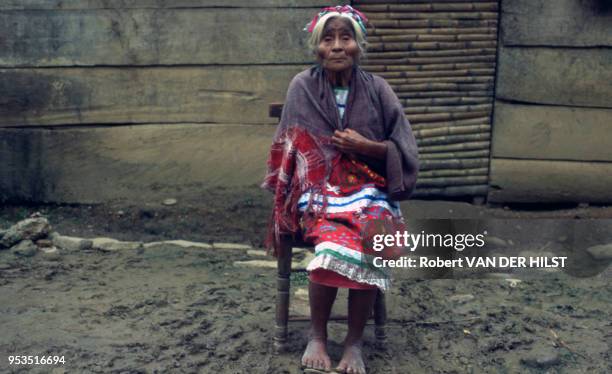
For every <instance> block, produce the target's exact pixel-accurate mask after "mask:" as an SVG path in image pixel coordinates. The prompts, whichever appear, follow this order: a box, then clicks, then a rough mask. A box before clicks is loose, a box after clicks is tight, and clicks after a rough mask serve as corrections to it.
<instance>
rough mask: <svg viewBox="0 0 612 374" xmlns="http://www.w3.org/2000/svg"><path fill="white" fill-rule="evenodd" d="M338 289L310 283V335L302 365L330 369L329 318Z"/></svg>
mask: <svg viewBox="0 0 612 374" xmlns="http://www.w3.org/2000/svg"><path fill="white" fill-rule="evenodd" d="M337 293H338V289H337V288H336V287H328V286H324V285H322V284H317V283H312V282H310V284H309V285H308V299H309V300H310V334H309V335H310V336H309V339H308V346H306V350H305V351H304V355H303V356H302V365H304V366H305V367H308V368H313V369H321V370H330V369H331V360H330V359H329V355H328V354H327V320H328V319H329V314H330V313H331V309H332V306H333V305H334V300H335V299H336V294H337Z"/></svg>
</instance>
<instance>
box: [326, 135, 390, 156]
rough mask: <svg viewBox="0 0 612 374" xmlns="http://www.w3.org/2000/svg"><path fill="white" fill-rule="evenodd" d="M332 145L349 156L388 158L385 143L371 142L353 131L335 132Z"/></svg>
mask: <svg viewBox="0 0 612 374" xmlns="http://www.w3.org/2000/svg"><path fill="white" fill-rule="evenodd" d="M332 144H333V145H334V146H335V147H336V148H338V150H340V151H341V152H343V153H347V154H349V155H355V154H358V155H362V156H367V157H373V158H376V159H379V160H384V159H385V158H386V157H387V145H386V144H385V143H384V142H375V141H373V140H370V139H368V138H366V137H365V136H363V135H361V134H360V133H358V132H357V131H355V130H352V129H346V130H343V131H339V130H336V131H334V135H333V136H332Z"/></svg>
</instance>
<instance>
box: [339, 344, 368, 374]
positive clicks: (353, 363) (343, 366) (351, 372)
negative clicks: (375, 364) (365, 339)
mask: <svg viewBox="0 0 612 374" xmlns="http://www.w3.org/2000/svg"><path fill="white" fill-rule="evenodd" d="M336 370H337V371H339V372H341V373H348V374H365V373H366V370H365V364H364V363H363V358H362V357H361V344H350V345H346V346H345V347H344V353H343V354H342V359H341V360H340V363H339V364H338V367H337V368H336Z"/></svg>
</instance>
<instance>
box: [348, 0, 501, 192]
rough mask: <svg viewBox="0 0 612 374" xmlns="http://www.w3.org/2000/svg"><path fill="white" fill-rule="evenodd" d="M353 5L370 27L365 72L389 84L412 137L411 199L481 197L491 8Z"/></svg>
mask: <svg viewBox="0 0 612 374" xmlns="http://www.w3.org/2000/svg"><path fill="white" fill-rule="evenodd" d="M355 4H356V7H357V8H358V9H360V10H362V11H364V13H365V14H366V15H367V16H368V17H369V19H370V21H371V23H372V27H370V29H369V37H368V42H369V46H368V57H367V60H366V61H365V64H364V66H365V68H366V69H367V70H369V71H371V72H374V73H376V74H379V75H381V76H382V77H384V78H386V79H387V81H388V82H389V83H390V84H391V86H392V87H393V89H394V91H395V92H396V94H397V95H398V97H399V98H400V100H401V101H402V104H403V105H404V108H405V113H406V115H407V117H408V119H409V121H410V123H411V125H412V128H413V130H415V135H416V137H417V142H418V145H419V158H420V160H421V171H420V174H419V179H418V182H417V191H416V192H415V196H417V197H456V196H472V197H481V196H485V195H486V193H487V189H488V178H489V177H488V176H489V149H490V133H491V111H492V102H493V90H494V78H495V64H496V52H497V25H498V8H499V5H498V1H497V0H452V1H450V0H430V1H427V0H410V1H380V0H360V1H355Z"/></svg>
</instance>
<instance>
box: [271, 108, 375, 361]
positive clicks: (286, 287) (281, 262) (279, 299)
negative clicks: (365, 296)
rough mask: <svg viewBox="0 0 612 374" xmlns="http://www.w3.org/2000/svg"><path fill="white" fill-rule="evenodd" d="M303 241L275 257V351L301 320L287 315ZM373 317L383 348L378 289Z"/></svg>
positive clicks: (276, 110)
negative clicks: (293, 324)
mask: <svg viewBox="0 0 612 374" xmlns="http://www.w3.org/2000/svg"><path fill="white" fill-rule="evenodd" d="M282 110H283V104H282V103H272V104H270V107H269V115H270V117H273V118H277V119H280V116H281V113H282ZM301 244H303V243H291V245H289V246H288V248H287V250H286V251H285V254H284V256H283V257H278V259H277V271H278V277H277V280H276V287H277V292H276V330H275V334H274V346H275V348H276V351H277V352H283V351H285V349H286V345H287V334H288V324H289V322H290V321H292V320H296V321H297V320H301V321H303V320H304V319H303V318H302V319H300V318H292V317H290V316H289V302H290V297H289V294H290V290H291V279H290V278H291V260H292V258H293V247H296V246H298V245H301ZM373 318H374V324H375V330H374V334H375V336H376V345H377V346H378V347H379V348H381V349H384V348H385V343H386V340H387V335H386V331H385V324H386V322H387V308H386V304H385V295H384V294H383V293H382V292H381V291H380V290H379V291H378V293H377V295H376V301H375V302H374V310H373ZM333 319H334V320H346V317H339V318H333Z"/></svg>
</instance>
